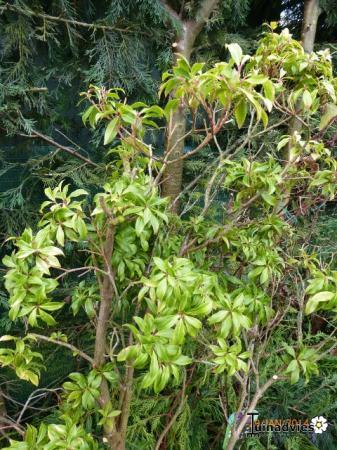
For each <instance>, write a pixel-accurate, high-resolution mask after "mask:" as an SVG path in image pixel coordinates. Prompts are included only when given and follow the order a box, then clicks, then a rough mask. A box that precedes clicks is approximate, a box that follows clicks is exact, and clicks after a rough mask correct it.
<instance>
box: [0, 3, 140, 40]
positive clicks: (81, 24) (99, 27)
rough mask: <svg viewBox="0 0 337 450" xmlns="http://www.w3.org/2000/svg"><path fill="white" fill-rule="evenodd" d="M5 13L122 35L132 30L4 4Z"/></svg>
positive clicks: (3, 10) (2, 8) (0, 9)
mask: <svg viewBox="0 0 337 450" xmlns="http://www.w3.org/2000/svg"><path fill="white" fill-rule="evenodd" d="M5 11H14V12H17V13H19V14H23V15H25V16H29V17H38V18H40V19H43V20H49V21H51V22H62V23H65V24H67V25H73V26H77V27H84V28H93V29H97V30H103V31H119V32H122V33H129V32H132V31H133V30H130V28H119V27H113V26H111V25H101V24H97V23H88V22H82V21H78V20H74V19H65V18H64V17H58V16H51V15H49V14H44V13H39V12H35V11H32V10H31V9H27V10H25V9H23V8H20V7H19V6H16V5H10V4H9V3H6V4H5V5H4V6H2V7H1V8H0V13H3V12H5Z"/></svg>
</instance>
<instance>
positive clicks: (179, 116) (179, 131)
mask: <svg viewBox="0 0 337 450" xmlns="http://www.w3.org/2000/svg"><path fill="white" fill-rule="evenodd" d="M218 2H219V0H204V1H203V2H202V4H201V5H200V8H199V10H198V12H197V15H196V19H195V20H193V21H192V20H191V21H182V20H181V19H180V17H179V16H178V14H177V13H175V11H173V10H172V8H171V7H170V6H168V4H167V3H166V2H163V3H164V6H165V7H166V9H167V11H168V12H169V14H170V15H171V16H173V18H174V19H175V20H178V21H180V25H181V33H180V36H179V38H178V41H177V42H176V43H175V44H174V45H175V60H176V59H177V58H179V55H183V56H184V57H185V58H186V59H187V60H190V57H191V53H192V51H193V47H194V44H195V40H196V38H197V36H198V35H199V33H200V32H201V30H202V28H203V27H204V25H205V23H206V22H207V20H208V19H209V17H210V15H211V13H212V12H213V11H214V9H215V7H216V6H217V4H218ZM185 133H186V109H185V108H184V106H183V105H181V106H180V107H179V109H178V110H177V111H176V112H175V113H172V115H171V119H170V123H169V124H168V127H167V135H166V148H165V154H166V155H167V161H168V165H167V167H166V169H165V172H164V179H163V184H162V194H163V196H165V197H170V199H171V201H174V200H175V199H176V198H177V196H178V195H179V194H180V192H181V186H182V177H183V160H178V161H175V162H173V163H172V164H170V161H172V160H176V159H178V158H179V157H181V156H182V155H183V152H184V145H185V139H184V136H185ZM172 210H173V211H174V212H178V211H179V203H178V202H175V203H174V206H172Z"/></svg>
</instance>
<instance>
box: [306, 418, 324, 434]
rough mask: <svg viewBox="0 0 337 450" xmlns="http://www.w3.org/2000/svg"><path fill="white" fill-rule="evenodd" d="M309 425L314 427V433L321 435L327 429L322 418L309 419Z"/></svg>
mask: <svg viewBox="0 0 337 450" xmlns="http://www.w3.org/2000/svg"><path fill="white" fill-rule="evenodd" d="M310 425H313V426H314V432H315V433H318V434H322V433H323V431H325V430H326V429H327V428H328V421H327V420H326V419H325V418H324V417H323V416H319V417H318V416H317V417H314V418H313V419H311V422H310Z"/></svg>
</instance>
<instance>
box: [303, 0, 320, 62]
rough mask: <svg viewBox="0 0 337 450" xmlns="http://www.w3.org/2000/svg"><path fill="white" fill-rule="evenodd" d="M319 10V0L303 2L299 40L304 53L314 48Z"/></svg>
mask: <svg viewBox="0 0 337 450" xmlns="http://www.w3.org/2000/svg"><path fill="white" fill-rule="evenodd" d="M321 12H322V10H321V8H320V6H319V0H306V1H305V2H304V14H303V25H302V34H301V40H302V45H303V48H304V51H305V52H306V53H311V52H312V51H313V50H314V43H315V37H316V30H317V22H318V18H319V16H320V14H321Z"/></svg>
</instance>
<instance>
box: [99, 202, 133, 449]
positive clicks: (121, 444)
mask: <svg viewBox="0 0 337 450" xmlns="http://www.w3.org/2000/svg"><path fill="white" fill-rule="evenodd" d="M102 207H103V209H106V206H105V204H104V202H102ZM107 215H108V214H107ZM114 237H115V228H114V224H113V223H112V222H111V223H109V224H108V225H107V231H106V241H105V243H104V245H103V247H102V248H101V252H102V254H101V256H102V258H103V261H104V270H105V274H104V275H103V277H102V279H101V281H100V297H101V302H100V308H99V314H98V319H97V327H96V336H95V350H94V366H95V367H97V368H99V367H101V366H102V365H103V364H104V363H105V352H106V347H107V333H108V326H109V320H110V314H111V306H112V299H113V296H114V288H113V283H114V281H113V277H114V274H113V273H112V271H111V256H112V252H113V247H114ZM99 403H100V406H101V408H104V407H106V406H111V395H110V390H109V385H108V382H107V380H106V379H104V378H103V379H102V382H101V386H100V398H99ZM104 438H105V439H106V440H107V444H108V446H109V448H110V449H111V450H125V440H124V439H123V438H122V436H121V433H120V432H119V431H118V430H117V428H116V425H115V421H114V420H113V419H112V420H108V421H107V422H106V423H105V424H104Z"/></svg>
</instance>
